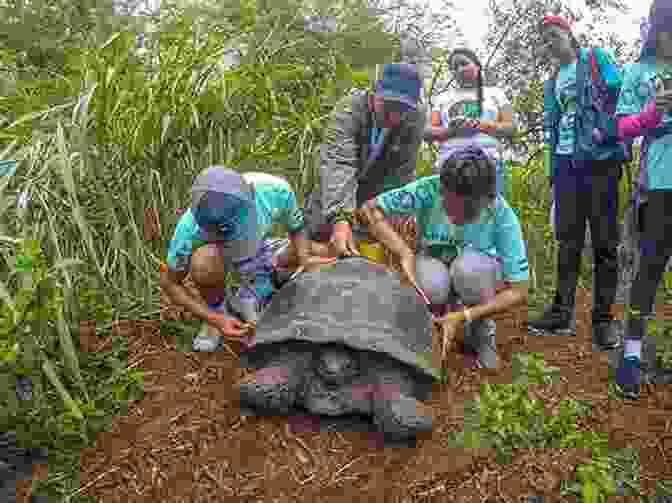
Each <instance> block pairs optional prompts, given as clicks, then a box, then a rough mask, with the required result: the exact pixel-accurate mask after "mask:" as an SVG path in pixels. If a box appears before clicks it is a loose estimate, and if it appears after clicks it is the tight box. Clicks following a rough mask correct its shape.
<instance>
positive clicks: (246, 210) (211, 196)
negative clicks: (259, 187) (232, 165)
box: [191, 166, 259, 262]
mask: <svg viewBox="0 0 672 503" xmlns="http://www.w3.org/2000/svg"><path fill="white" fill-rule="evenodd" d="M191 201H192V202H191V211H192V213H193V215H194V218H195V220H196V223H197V224H198V226H199V227H200V229H201V235H200V236H199V237H200V238H201V239H203V240H204V241H208V242H211V243H215V244H216V245H217V247H218V248H219V249H220V251H222V253H223V255H224V258H225V260H226V261H227V262H238V261H240V260H243V259H245V258H249V257H252V256H254V255H255V254H256V251H257V246H258V242H259V240H258V236H257V206H256V200H255V191H254V186H253V185H252V184H251V183H249V182H247V181H246V180H245V178H244V177H243V176H242V175H241V174H240V173H238V172H236V171H234V170H232V169H228V168H225V167H223V166H212V167H210V168H208V169H206V170H204V171H203V172H201V174H200V175H198V176H197V177H196V180H195V181H194V184H193V186H192V189H191Z"/></svg>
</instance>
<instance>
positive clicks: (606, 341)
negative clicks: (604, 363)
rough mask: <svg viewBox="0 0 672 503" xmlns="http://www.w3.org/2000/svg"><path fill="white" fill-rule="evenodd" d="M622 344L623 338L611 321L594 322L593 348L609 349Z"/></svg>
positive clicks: (599, 349) (598, 349)
mask: <svg viewBox="0 0 672 503" xmlns="http://www.w3.org/2000/svg"><path fill="white" fill-rule="evenodd" d="M620 345H621V338H620V337H619V335H618V332H617V331H616V329H615V327H614V324H613V323H612V322H611V321H602V322H599V323H594V324H593V349H595V350H597V351H609V350H611V349H616V348H618V347H620Z"/></svg>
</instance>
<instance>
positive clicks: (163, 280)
mask: <svg viewBox="0 0 672 503" xmlns="http://www.w3.org/2000/svg"><path fill="white" fill-rule="evenodd" d="M186 277H187V273H186V272H177V271H171V270H170V269H168V267H167V266H165V265H162V267H161V275H160V279H159V284H160V285H161V288H162V289H163V290H164V291H165V292H166V294H167V295H168V297H169V298H170V300H171V301H172V302H173V303H175V304H178V305H180V306H183V307H185V308H186V309H187V310H188V311H189V312H190V313H192V314H193V315H194V316H196V317H198V318H200V319H201V320H203V321H207V322H209V323H210V322H212V316H213V311H211V310H210V309H209V308H208V305H207V304H206V303H205V302H203V301H200V300H199V299H196V298H194V297H193V296H192V295H191V294H190V293H189V291H188V290H187V289H186V288H185V287H184V279H185V278H186Z"/></svg>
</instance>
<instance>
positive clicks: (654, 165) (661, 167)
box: [616, 62, 672, 190]
mask: <svg viewBox="0 0 672 503" xmlns="http://www.w3.org/2000/svg"><path fill="white" fill-rule="evenodd" d="M668 75H669V76H670V77H671V78H672V65H660V64H655V63H653V62H650V63H649V62H641V63H634V64H632V65H629V66H628V68H627V69H626V71H625V76H624V78H623V87H622V88H621V94H620V96H619V98H618V105H617V107H616V114H617V115H635V114H639V113H640V112H641V111H642V110H643V109H644V107H645V106H646V105H647V104H648V103H649V102H650V101H651V100H653V99H655V97H656V88H657V87H658V86H660V85H662V82H661V80H662V79H661V78H667V77H668ZM671 121H672V115H670V114H669V113H665V114H663V123H664V124H665V125H666V126H669V125H670V122H671ZM671 167H672V135H665V136H663V137H661V138H658V139H657V140H655V141H654V142H652V143H651V144H650V145H649V151H648V155H647V157H646V177H645V188H646V189H648V190H672V168H671Z"/></svg>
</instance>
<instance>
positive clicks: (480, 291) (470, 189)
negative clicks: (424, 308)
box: [361, 145, 529, 369]
mask: <svg viewBox="0 0 672 503" xmlns="http://www.w3.org/2000/svg"><path fill="white" fill-rule="evenodd" d="M361 214H362V216H363V219H364V220H365V221H366V222H367V223H368V225H369V229H370V230H371V232H372V234H374V235H375V236H376V238H377V239H379V240H380V242H382V243H384V244H385V245H386V246H387V247H388V248H389V249H390V250H392V252H393V253H395V254H396V255H397V256H398V257H399V258H400V264H401V269H402V272H403V273H404V274H405V275H406V276H407V278H408V280H409V281H410V282H411V283H412V284H413V285H414V286H416V287H417V288H418V289H419V290H420V291H422V292H423V293H424V294H425V295H426V296H427V299H428V300H429V302H430V304H431V305H430V309H431V310H432V312H433V314H434V315H436V316H438V317H439V318H443V324H444V327H445V329H446V330H447V332H448V333H449V334H451V335H454V333H455V331H456V330H457V329H458V327H459V326H460V325H461V324H462V323H463V322H466V324H465V337H464V346H465V353H466V358H465V361H466V366H467V367H471V368H474V367H475V368H489V369H495V368H497V366H498V363H499V357H498V355H497V345H496V340H495V330H496V325H495V322H494V320H492V317H493V316H494V315H496V314H500V313H504V312H507V311H510V310H512V309H515V308H517V307H519V306H522V305H525V304H526V302H527V295H528V294H527V292H528V288H527V282H528V280H529V268H528V261H527V252H526V249H525V242H524V241H523V233H522V230H521V227H520V222H519V220H518V217H517V216H516V213H515V212H514V211H513V210H512V209H511V207H510V206H509V205H508V203H507V202H506V200H505V199H504V198H503V197H502V196H501V195H498V194H497V191H496V165H495V162H494V161H493V160H492V159H491V158H490V155H489V154H488V153H487V152H485V151H484V150H483V149H481V148H480V147H478V146H476V145H468V146H465V147H462V148H461V149H458V150H455V151H453V153H452V154H450V156H449V157H448V158H447V159H444V160H443V165H442V166H441V174H440V175H434V176H428V177H424V178H422V179H420V180H417V181H415V182H412V183H410V184H407V185H404V186H403V187H401V188H399V189H396V190H392V191H389V192H385V193H383V194H381V195H379V196H378V197H376V198H374V199H372V200H371V201H369V202H368V203H367V204H366V205H365V206H364V207H363V208H362V209H361ZM391 215H415V216H416V217H417V220H418V227H419V236H420V239H419V251H418V253H417V255H414V254H413V252H412V250H410V249H409V248H408V246H407V245H406V243H404V241H403V240H402V239H400V237H399V235H398V234H397V233H396V232H394V229H392V227H391V226H390V225H389V224H388V223H387V222H386V218H387V217H389V216H391ZM460 303H461V304H463V305H464V306H468V307H467V308H466V309H463V310H459V311H458V312H455V313H450V314H447V313H448V311H449V310H450V306H451V305H453V306H454V305H459V304H460Z"/></svg>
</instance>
